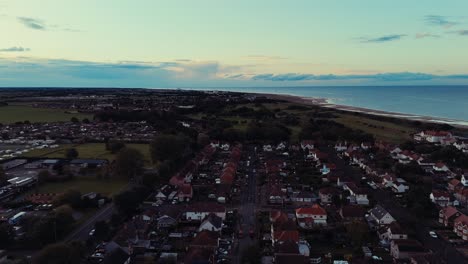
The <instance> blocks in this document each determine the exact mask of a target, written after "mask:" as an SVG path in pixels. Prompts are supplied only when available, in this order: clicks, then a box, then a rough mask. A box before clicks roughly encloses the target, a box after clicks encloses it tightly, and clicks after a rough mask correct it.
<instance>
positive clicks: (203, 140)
mask: <svg viewBox="0 0 468 264" xmlns="http://www.w3.org/2000/svg"><path fill="white" fill-rule="evenodd" d="M197 144H198V146H199V147H204V146H206V145H208V144H210V137H209V136H208V135H207V134H204V133H200V134H198V136H197Z"/></svg>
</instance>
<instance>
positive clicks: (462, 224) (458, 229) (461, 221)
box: [453, 214, 468, 241]
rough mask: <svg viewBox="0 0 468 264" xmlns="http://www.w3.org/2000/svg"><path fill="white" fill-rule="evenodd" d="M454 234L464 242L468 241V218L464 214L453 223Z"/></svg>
mask: <svg viewBox="0 0 468 264" xmlns="http://www.w3.org/2000/svg"><path fill="white" fill-rule="evenodd" d="M453 232H455V233H456V234H457V236H459V237H461V239H463V240H465V241H466V240H468V216H466V215H464V214H462V215H460V216H459V217H457V218H456V219H455V220H454V221H453Z"/></svg>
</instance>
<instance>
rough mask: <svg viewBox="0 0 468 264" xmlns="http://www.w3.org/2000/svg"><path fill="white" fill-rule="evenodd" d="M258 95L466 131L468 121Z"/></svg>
mask: <svg viewBox="0 0 468 264" xmlns="http://www.w3.org/2000/svg"><path fill="white" fill-rule="evenodd" d="M258 95H262V96H266V97H267V98H271V99H279V100H285V101H289V102H293V103H298V104H305V105H318V106H321V107H328V108H333V109H337V110H342V111H348V112H359V113H365V114H370V115H377V116H387V117H395V118H404V119H409V120H414V121H421V122H432V123H439V124H449V125H452V126H454V127H460V128H465V129H468V121H463V120H455V119H449V118H440V117H431V116H423V115H413V114H406V113H398V112H388V111H381V110H375V109H368V108H362V107H354V106H347V105H339V104H333V103H331V102H329V101H328V100H327V99H326V98H314V97H302V96H295V95H285V94H258Z"/></svg>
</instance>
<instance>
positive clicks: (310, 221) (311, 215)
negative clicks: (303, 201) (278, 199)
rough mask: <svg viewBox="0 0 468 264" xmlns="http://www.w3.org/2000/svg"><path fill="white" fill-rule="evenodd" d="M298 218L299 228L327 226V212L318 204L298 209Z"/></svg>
mask: <svg viewBox="0 0 468 264" xmlns="http://www.w3.org/2000/svg"><path fill="white" fill-rule="evenodd" d="M296 218H297V222H298V224H299V226H300V227H302V228H311V227H313V226H315V225H327V212H326V211H325V209H323V208H322V207H321V206H320V205H318V204H314V205H312V206H310V207H300V208H298V209H296Z"/></svg>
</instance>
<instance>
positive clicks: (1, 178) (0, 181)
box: [0, 165, 8, 186]
mask: <svg viewBox="0 0 468 264" xmlns="http://www.w3.org/2000/svg"><path fill="white" fill-rule="evenodd" d="M7 180H8V179H7V176H6V173H5V171H4V170H3V166H1V165H0V186H3V185H6V184H7V183H8V181H7Z"/></svg>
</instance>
